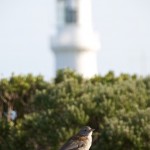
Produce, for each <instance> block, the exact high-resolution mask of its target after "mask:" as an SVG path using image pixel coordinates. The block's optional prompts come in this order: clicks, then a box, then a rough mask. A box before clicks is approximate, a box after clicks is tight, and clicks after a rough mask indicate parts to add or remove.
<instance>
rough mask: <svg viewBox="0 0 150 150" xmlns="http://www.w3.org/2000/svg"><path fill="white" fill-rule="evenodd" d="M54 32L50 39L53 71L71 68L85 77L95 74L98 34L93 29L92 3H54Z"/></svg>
mask: <svg viewBox="0 0 150 150" xmlns="http://www.w3.org/2000/svg"><path fill="white" fill-rule="evenodd" d="M56 8H57V11H56V12H57V24H56V31H57V32H56V33H55V34H54V35H53V36H52V38H51V48H52V50H53V52H54V54H55V58H56V59H55V60H56V70H58V69H63V68H71V69H73V70H75V71H77V72H78V73H80V74H82V75H83V76H85V77H91V76H93V75H95V74H97V73H98V63H97V59H98V58H97V54H98V50H99V49H100V41H99V37H98V35H97V34H96V33H95V32H94V31H93V27H92V11H91V0H56Z"/></svg>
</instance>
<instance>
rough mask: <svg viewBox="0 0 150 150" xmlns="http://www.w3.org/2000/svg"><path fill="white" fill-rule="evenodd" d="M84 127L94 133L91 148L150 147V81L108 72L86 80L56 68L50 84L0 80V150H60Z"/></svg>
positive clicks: (38, 79) (29, 77)
mask: <svg viewBox="0 0 150 150" xmlns="http://www.w3.org/2000/svg"><path fill="white" fill-rule="evenodd" d="M12 110H16V111H17V119H16V120H14V121H12V120H11V117H10V113H11V111H12ZM84 125H90V126H91V127H92V128H95V129H96V131H95V133H94V135H93V139H94V140H93V145H92V148H91V149H93V150H129V149H130V150H140V149H145V150H147V149H150V77H145V78H140V77H136V76H135V75H134V76H130V75H127V74H122V75H120V76H119V77H115V75H114V74H113V72H109V73H108V74H107V75H105V76H104V77H102V76H95V77H93V78H91V79H85V78H83V77H82V76H81V75H78V74H76V73H75V72H73V71H70V70H59V71H58V72H57V76H56V78H55V79H54V80H53V81H51V82H47V81H45V80H44V79H43V77H42V76H36V77H35V76H32V75H26V76H21V75H20V76H14V75H13V76H12V77H11V78H9V79H1V80H0V149H2V150H58V149H59V147H60V146H61V144H63V143H64V142H65V141H66V140H67V139H68V138H69V137H70V136H71V135H73V134H74V133H76V132H77V131H78V129H79V128H80V127H82V126H84Z"/></svg>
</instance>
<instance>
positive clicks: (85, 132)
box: [79, 126, 95, 136]
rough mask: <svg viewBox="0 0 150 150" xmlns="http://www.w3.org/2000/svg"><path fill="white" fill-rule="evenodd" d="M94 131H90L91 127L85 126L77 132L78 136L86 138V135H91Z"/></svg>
mask: <svg viewBox="0 0 150 150" xmlns="http://www.w3.org/2000/svg"><path fill="white" fill-rule="evenodd" d="M94 130H95V129H92V128H91V127H89V126H85V127H83V128H82V129H81V130H80V131H79V135H82V136H88V135H90V134H91V135H92V133H93V131H94Z"/></svg>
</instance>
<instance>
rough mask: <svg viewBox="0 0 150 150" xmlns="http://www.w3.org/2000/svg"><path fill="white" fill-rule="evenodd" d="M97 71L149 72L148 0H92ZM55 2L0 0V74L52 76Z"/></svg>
mask: <svg viewBox="0 0 150 150" xmlns="http://www.w3.org/2000/svg"><path fill="white" fill-rule="evenodd" d="M92 8H93V9H92V17H93V18H92V19H93V28H94V30H95V31H96V32H97V33H98V34H99V35H100V41H101V49H100V52H99V54H98V65H99V73H100V74H102V75H104V74H106V73H107V72H108V71H110V70H112V71H114V72H115V74H116V75H119V74H120V73H129V74H134V73H136V74H138V75H144V76H145V75H149V74H150V1H149V0H92ZM55 29H56V0H13V1H12V0H0V78H2V77H9V76H11V74H12V73H14V74H16V75H17V74H28V73H32V74H34V75H38V74H41V75H43V76H44V77H45V78H46V79H50V78H52V77H54V75H55V57H54V54H53V52H52V50H51V43H50V38H51V35H52V34H53V33H54V31H55Z"/></svg>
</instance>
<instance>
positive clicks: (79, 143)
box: [60, 126, 95, 150]
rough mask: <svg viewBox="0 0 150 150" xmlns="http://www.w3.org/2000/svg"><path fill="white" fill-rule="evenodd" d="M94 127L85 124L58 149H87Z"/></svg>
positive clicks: (89, 145) (90, 142)
mask: <svg viewBox="0 0 150 150" xmlns="http://www.w3.org/2000/svg"><path fill="white" fill-rule="evenodd" d="M94 130H95V129H92V128H91V127H89V126H85V127H83V128H81V129H80V131H79V132H78V133H77V134H76V135H74V136H72V137H71V138H70V139H69V140H68V141H67V142H66V143H65V144H64V145H63V146H62V147H61V148H60V150H89V149H90V147H91V144H92V133H93V131H94Z"/></svg>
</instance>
